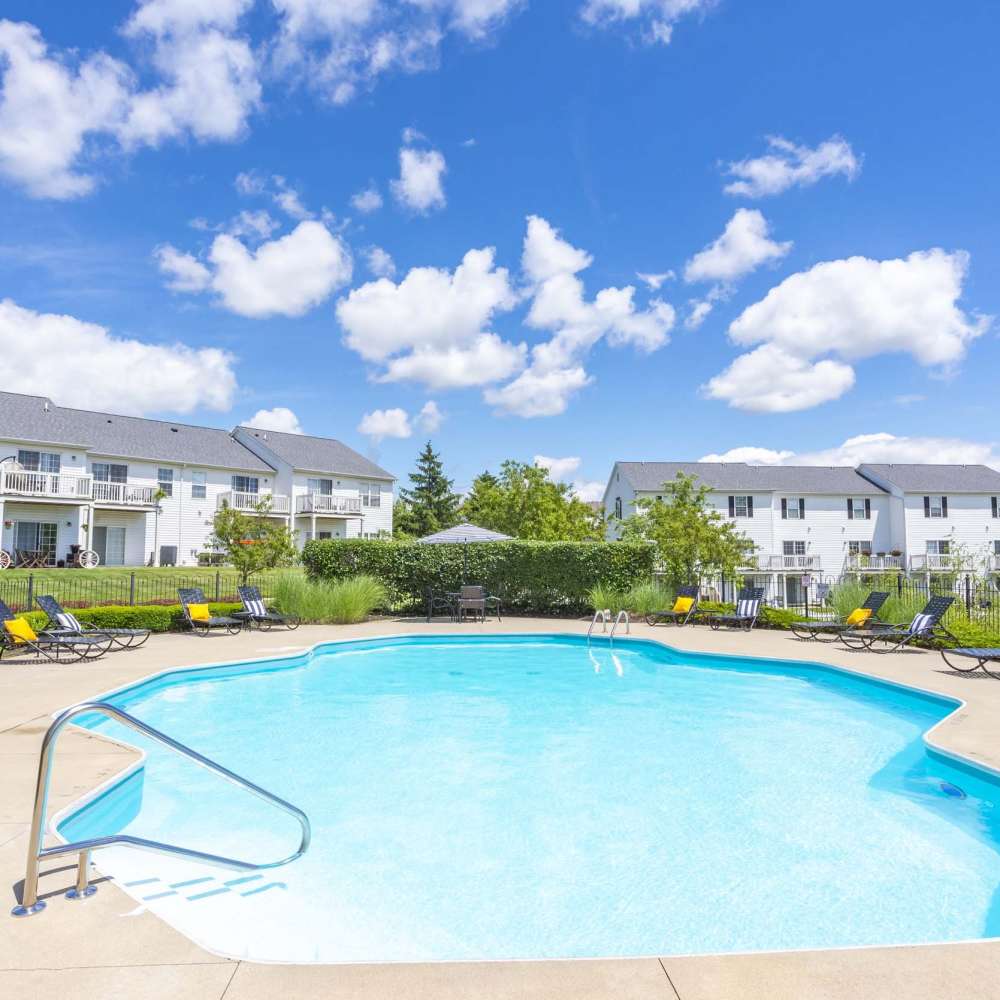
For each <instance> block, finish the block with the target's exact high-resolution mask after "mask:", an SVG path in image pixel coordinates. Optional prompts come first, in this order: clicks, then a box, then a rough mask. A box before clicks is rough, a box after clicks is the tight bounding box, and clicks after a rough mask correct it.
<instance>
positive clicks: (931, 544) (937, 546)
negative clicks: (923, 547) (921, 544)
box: [927, 539, 951, 556]
mask: <svg viewBox="0 0 1000 1000" xmlns="http://www.w3.org/2000/svg"><path fill="white" fill-rule="evenodd" d="M950 553H951V542H950V541H948V540H947V539H943V540H937V541H935V540H932V539H928V540H927V554H928V555H929V556H946V555H949V554H950Z"/></svg>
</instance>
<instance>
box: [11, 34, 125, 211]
mask: <svg viewBox="0 0 1000 1000" xmlns="http://www.w3.org/2000/svg"><path fill="white" fill-rule="evenodd" d="M0 73H2V88H0V173H2V174H3V175H4V176H6V177H8V178H9V179H10V180H12V181H13V182H14V183H16V184H18V185H21V186H23V187H24V188H25V189H26V191H27V192H28V194H30V195H32V196H34V197H36V198H75V197H79V196H80V195H85V194H87V193H89V192H90V191H91V190H93V188H94V185H95V183H96V180H95V178H94V176H93V175H91V174H88V173H84V172H82V171H81V170H79V169H78V168H77V163H78V161H79V160H80V159H82V158H83V155H84V153H85V151H86V149H87V145H88V140H89V139H90V138H91V137H94V138H96V137H97V136H99V135H101V134H102V133H103V134H104V135H105V136H106V135H107V133H109V132H113V131H114V129H115V128H116V127H117V126H118V124H119V123H120V122H121V120H122V119H123V117H124V115H125V113H126V110H127V107H128V100H129V92H130V89H131V87H132V78H131V73H130V71H129V69H128V67H126V66H125V65H124V64H123V63H120V62H118V61H117V60H115V59H112V58H111V57H110V56H108V55H105V54H104V53H97V54H96V55H93V56H90V57H88V58H87V59H85V60H83V61H81V62H79V64H78V65H77V66H76V67H75V68H74V60H71V59H70V58H67V57H59V56H56V57H52V56H50V55H49V54H48V49H47V46H46V44H45V41H44V39H43V38H42V35H41V32H40V31H39V30H38V29H37V28H36V27H34V26H33V25H31V24H24V23H17V24H16V23H14V22H12V21H0Z"/></svg>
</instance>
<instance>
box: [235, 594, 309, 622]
mask: <svg viewBox="0 0 1000 1000" xmlns="http://www.w3.org/2000/svg"><path fill="white" fill-rule="evenodd" d="M236 591H237V593H238V594H239V595H240V600H241V601H242V602H243V610H242V611H235V612H233V617H234V618H242V619H243V620H244V621H246V622H247V623H248V624H251V625H256V626H257V628H261V629H265V630H266V629H269V628H270V627H271V626H272V625H284V627H285V628H287V629H289V630H291V631H294V630H295V629H297V628H298V627H299V626H300V625H301V624H302V619H301V618H299V616H298V615H282V614H279V613H278V612H277V611H269V610H268V607H267V605H266V604H265V603H264V598H263V597H262V596H261V593H260V588H259V587H253V586H249V585H248V586H246V587H237V588H236Z"/></svg>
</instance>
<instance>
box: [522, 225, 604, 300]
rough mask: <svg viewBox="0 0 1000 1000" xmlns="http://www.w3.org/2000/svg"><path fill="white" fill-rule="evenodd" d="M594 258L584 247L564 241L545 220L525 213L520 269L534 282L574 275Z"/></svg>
mask: <svg viewBox="0 0 1000 1000" xmlns="http://www.w3.org/2000/svg"><path fill="white" fill-rule="evenodd" d="M593 262H594V258H593V257H591V256H590V254H589V253H587V252H586V251H585V250H579V249H578V248H577V247H574V246H573V245H572V244H570V243H567V242H566V240H564V239H562V238H561V237H560V235H559V230H558V229H555V228H553V227H552V226H551V225H550V224H549V223H548V222H547V221H546V220H545V219H543V218H541V216H538V215H529V216H528V231H527V233H526V234H525V237H524V249H523V252H522V254H521V269H522V270H523V271H524V273H525V275H527V277H528V278H529V279H530V280H531V281H532V282H533V283H534V284H537V285H541V284H542V283H543V282H545V281H548V280H549V278H556V277H560V276H562V275H570V274H576V273H577V271H583V270H584V269H585V268H588V267H590V265H591V264H592V263H593Z"/></svg>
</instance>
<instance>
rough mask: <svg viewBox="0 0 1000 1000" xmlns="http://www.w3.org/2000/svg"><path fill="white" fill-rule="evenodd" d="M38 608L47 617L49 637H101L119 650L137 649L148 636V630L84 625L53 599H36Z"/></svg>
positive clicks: (46, 629)
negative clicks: (109, 640)
mask: <svg viewBox="0 0 1000 1000" xmlns="http://www.w3.org/2000/svg"><path fill="white" fill-rule="evenodd" d="M35 600H36V601H37V602H38V606H39V607H40V608H41V609H42V611H44V612H45V614H46V615H48V619H49V620H48V622H47V623H46V626H45V631H46V632H48V633H49V634H50V635H103V636H108V637H109V638H110V639H111V643H112V645H114V646H117V647H118V648H119V649H138V648H139V647H140V646H141V645H142V644H143V643H144V642H145V641H146V640H147V639H148V638H149V636H150V634H151V632H150V629H148V628H101V627H100V626H97V625H84V624H82V623H81V622H80V621H78V620H77V617H76V615H72V614H70V613H69V612H68V611H67V610H66V609H65V608H64V607H63V606H62V605H61V604H60V603H59V602H58V601H57V600H56V599H55V598H54V597H52V596H51V595H46V596H43V597H36V598H35Z"/></svg>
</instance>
